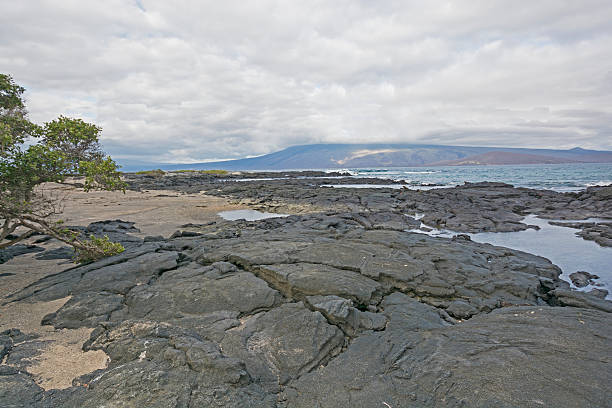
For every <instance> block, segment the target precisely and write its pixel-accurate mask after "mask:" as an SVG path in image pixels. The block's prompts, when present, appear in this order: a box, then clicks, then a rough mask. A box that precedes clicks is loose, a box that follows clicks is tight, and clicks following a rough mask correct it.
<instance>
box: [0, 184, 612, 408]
mask: <svg viewBox="0 0 612 408" xmlns="http://www.w3.org/2000/svg"><path fill="white" fill-rule="evenodd" d="M495 188H496V189H499V191H496V192H493V193H494V194H490V195H488V198H487V200H493V201H491V202H496V203H499V202H500V201H496V200H502V201H503V200H506V199H508V197H507V196H505V194H506V193H505V192H504V191H505V190H506V189H507V187H504V186H501V187H495ZM385 194H387V193H385ZM385 194H382V193H381V195H370V196H368V198H367V202H368V205H371V206H374V207H378V206H380V207H383V204H385ZM396 194H397V195H398V196H400V195H403V194H404V192H397V193H396ZM470 194H471V193H470ZM468 195H469V194H468ZM354 198H355V201H354V203H355V205H357V204H358V203H363V202H365V201H364V200H361V199H360V198H359V197H357V196H355V197H354ZM467 201H469V200H467ZM388 204H389V202H388V201H387V205H388ZM351 205H352V204H351ZM387 212H388V210H387ZM398 214H399V215H398ZM402 217H403V215H401V214H400V213H398V212H397V211H394V212H392V214H387V213H385V212H384V210H382V209H379V210H377V212H376V215H373V214H367V213H364V212H362V211H360V212H355V213H328V214H313V215H304V216H291V217H287V218H283V219H275V220H272V219H271V220H263V221H260V222H246V221H237V222H234V223H229V222H219V223H216V224H207V225H201V226H197V229H198V231H197V233H193V234H177V235H176V236H175V238H172V239H161V240H160V239H156V240H155V241H154V242H147V243H144V244H142V245H139V246H135V247H132V248H128V249H127V250H126V251H125V252H124V253H122V254H120V255H117V256H114V257H110V258H107V259H104V260H101V261H99V262H96V263H93V264H89V265H83V266H78V267H75V268H72V269H69V270H66V271H64V272H61V273H58V274H56V275H53V276H48V277H46V278H44V279H41V280H40V281H38V282H36V283H34V284H32V285H30V286H28V287H27V288H25V289H24V290H22V291H20V292H19V293H16V294H13V295H11V296H10V297H9V299H8V301H12V302H36V301H40V300H53V299H60V298H63V297H66V296H71V299H70V300H69V301H67V302H66V303H65V304H64V305H63V306H62V307H61V308H60V309H59V310H57V311H56V312H55V313H53V314H51V315H48V316H46V317H45V319H44V322H45V323H48V324H52V325H54V326H55V327H57V328H61V327H91V328H93V329H94V330H93V332H92V334H91V338H90V340H89V341H88V342H87V343H86V344H85V345H84V346H83V348H84V350H102V351H104V353H106V354H107V355H108V356H109V357H110V365H109V366H108V368H106V369H104V370H100V371H97V372H94V373H90V374H87V375H85V376H83V377H80V378H78V379H75V382H74V384H75V385H74V386H73V387H70V388H67V389H65V390H52V391H43V390H42V389H41V388H40V387H38V386H36V384H35V382H34V380H33V378H32V377H31V376H29V375H27V373H23V372H20V371H19V370H16V369H15V367H23V368H24V369H26V370H27V364H26V363H27V361H28V359H29V358H32V357H35V352H36V347H35V346H36V339H29V340H28V341H26V340H24V339H25V338H23V339H22V337H20V336H21V334H19V333H16V332H12V331H8V332H6V333H5V332H3V333H2V334H0V353H1V354H4V359H5V361H8V362H11V363H13V364H14V365H15V367H7V366H6V365H2V366H0V396H1V397H2V398H3V399H4V400H0V406H2V404H4V405H8V406H12V405H15V404H16V403H17V402H16V398H14V397H12V395H17V396H18V397H19V398H21V399H22V400H23V401H25V403H26V406H30V407H35V408H42V407H100V406H109V407H110V406H124V407H131V406H134V407H140V406H147V407H149V406H150V407H199V406H224V407H346V406H367V407H370V406H372V407H379V406H380V407H384V406H385V404H387V405H388V406H390V407H393V408H395V407H411V406H413V407H460V406H476V407H492V406H495V407H513V406H534V407H535V406H569V407H578V406H605V405H606V403H607V401H610V400H612V398H611V395H610V391H609V380H610V378H611V377H612V376H611V372H610V347H609V345H610V340H611V337H612V334H611V333H610V330H611V327H612V325H611V324H610V322H611V317H610V316H612V314H611V313H607V312H610V311H612V308H610V306H609V305H610V304H611V302H608V301H606V300H603V299H601V298H599V297H597V296H594V295H591V294H587V293H581V292H575V291H571V290H569V284H568V283H567V282H563V281H561V280H560V279H559V274H560V272H561V271H560V270H559V268H557V267H556V266H554V265H553V264H551V263H550V262H549V261H548V260H546V259H544V258H541V257H537V256H534V255H531V254H527V253H524V252H520V251H514V250H510V249H508V248H502V247H495V246H492V245H487V244H479V243H476V242H471V241H469V240H467V239H464V238H461V237H459V238H456V239H446V238H433V237H429V236H424V235H422V234H415V233H410V232H406V231H402V230H401V228H402V227H403V221H404V219H403V218H402ZM406 218H408V217H406ZM509 219H510V218H509V217H508V220H509ZM508 222H509V221H508ZM107 227H108V225H106V226H105V225H102V226H100V228H101V229H104V228H107ZM123 227H125V229H127V230H129V229H130V228H131V227H130V226H129V225H125V226H123ZM123 227H122V226H121V225H112V228H113V229H123ZM108 228H111V227H108ZM194 228H196V227H194ZM500 228H501V227H500ZM562 306H564V307H562ZM79 384H86V385H87V386H86V387H85V386H82V385H79ZM5 401H8V403H5ZM10 404H12V405H10ZM22 405H23V404H22ZM16 406H19V405H16Z"/></svg>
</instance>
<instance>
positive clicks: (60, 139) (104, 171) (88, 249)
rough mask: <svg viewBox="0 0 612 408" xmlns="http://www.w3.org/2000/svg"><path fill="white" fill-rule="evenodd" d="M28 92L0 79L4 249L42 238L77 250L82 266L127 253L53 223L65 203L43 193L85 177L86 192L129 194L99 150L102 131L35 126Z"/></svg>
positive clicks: (68, 121)
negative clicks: (29, 113)
mask: <svg viewBox="0 0 612 408" xmlns="http://www.w3.org/2000/svg"><path fill="white" fill-rule="evenodd" d="M24 91H25V89H24V88H23V87H21V86H19V85H17V84H15V82H14V81H13V78H12V77H11V76H10V75H5V74H0V249H2V248H6V247H8V246H10V245H14V244H16V243H18V242H20V241H22V240H24V239H26V238H28V237H29V236H31V235H32V234H33V233H34V232H39V233H41V234H45V235H50V236H52V237H54V238H56V239H58V240H60V241H63V242H66V243H68V244H70V245H72V246H73V247H74V248H75V250H76V254H77V260H79V261H89V260H94V259H98V258H101V257H103V256H108V255H113V254H115V253H118V252H121V251H123V247H122V246H121V245H120V244H115V243H112V242H110V241H109V240H108V238H107V237H105V238H96V237H94V236H90V237H83V236H81V235H80V234H79V233H78V232H77V231H74V230H71V229H69V228H66V227H65V226H63V225H62V222H61V221H53V216H55V215H57V214H59V213H60V212H61V199H60V198H59V197H57V196H53V195H52V194H49V193H48V192H46V191H45V190H44V189H43V188H41V186H42V185H43V183H48V182H56V183H64V182H66V179H67V178H68V177H71V176H82V177H84V178H85V185H84V186H85V187H84V188H85V190H86V191H89V190H93V189H101V190H108V191H111V190H124V189H125V185H124V183H123V182H122V181H121V178H120V173H119V171H118V166H117V164H116V163H115V162H114V161H113V160H112V159H111V158H110V156H106V155H105V154H104V152H103V151H102V149H101V147H100V144H99V135H100V132H101V130H102V129H101V128H100V127H98V126H96V125H94V124H91V123H86V122H84V121H83V120H81V119H72V118H67V117H64V116H60V117H59V118H57V119H56V120H53V121H51V122H47V123H45V124H44V125H43V126H39V125H37V124H34V123H32V122H30V121H29V120H28V118H27V111H26V108H25V102H24V99H23V93H24ZM26 142H27V143H26ZM17 231H18V234H17V235H15V233H16V232H17Z"/></svg>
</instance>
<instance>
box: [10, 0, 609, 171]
mask: <svg viewBox="0 0 612 408" xmlns="http://www.w3.org/2000/svg"><path fill="white" fill-rule="evenodd" d="M0 9H1V10H2V12H1V13H0V72H3V73H10V74H12V75H13V77H14V78H15V80H16V81H17V82H18V83H20V84H22V85H23V86H25V87H26V88H27V90H28V91H27V94H26V97H27V103H28V107H29V111H30V116H31V118H32V119H33V120H35V121H37V122H44V121H48V120H51V119H53V118H55V117H57V116H58V115H59V114H64V115H69V116H75V117H82V118H84V119H86V120H90V121H93V122H96V123H98V124H100V125H101V126H102V127H103V128H104V134H103V144H104V147H105V149H106V150H107V151H108V152H109V153H111V154H112V155H113V156H114V157H115V158H117V159H118V160H119V161H120V162H123V163H129V162H135V161H142V162H195V161H211V160H216V159H229V158H238V157H245V156H254V155H260V154H264V153H269V152H272V151H276V150H280V149H282V148H284V147H287V146H291V145H296V144H308V143H357V142H360V143H374V142H403V143H409V142H410V143H412V142H414V143H440V144H455V145H488V146H513V147H558V148H571V147H574V146H582V147H585V148H598V149H609V150H612V24H610V21H612V2H611V1H610V0H602V1H595V0H593V1H590V0H575V1H563V0H552V1H548V0H538V1H512V0H508V1H495V0H466V1H456V2H453V1H427V2H424V1H409V0H404V1H402V0H396V1H384V0H382V1H370V0H363V1H357V0H354V1H347V0H334V1H329V0H327V1H317V0H308V1H303V0H302V1H288V0H286V1H268V0H261V1H233V0H223V1H218V0H215V1H195V0H194V1H187V0H176V1H162V0H159V1H158V0H155V1H153V0H136V1H128V0H125V1H121V0H105V1H85V0H48V1H38V0H24V1H15V0H0Z"/></svg>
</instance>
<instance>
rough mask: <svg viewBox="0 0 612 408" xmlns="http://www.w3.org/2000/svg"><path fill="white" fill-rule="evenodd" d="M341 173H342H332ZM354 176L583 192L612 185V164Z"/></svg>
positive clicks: (403, 170) (360, 172) (393, 170)
mask: <svg viewBox="0 0 612 408" xmlns="http://www.w3.org/2000/svg"><path fill="white" fill-rule="evenodd" d="M328 171H338V170H328ZM345 171H348V172H350V173H351V174H352V175H354V176H358V177H376V178H386V179H390V180H403V181H406V182H407V183H409V184H410V185H411V186H412V187H413V188H414V187H416V188H418V187H420V186H431V185H436V186H444V187H453V186H456V185H460V184H463V183H464V182H466V181H467V182H471V183H475V182H480V181H495V182H503V183H508V184H512V185H514V186H516V187H528V188H535V189H546V190H555V191H560V192H570V191H580V190H583V189H585V188H587V187H589V186H601V185H610V184H612V163H569V164H523V165H496V166H443V167H389V168H369V169H368V168H361V169H345Z"/></svg>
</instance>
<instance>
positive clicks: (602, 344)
mask: <svg viewBox="0 0 612 408" xmlns="http://www.w3.org/2000/svg"><path fill="white" fill-rule="evenodd" d="M389 312H390V313H389V317H390V324H389V326H388V328H387V329H386V330H385V332H381V333H372V334H366V335H363V336H361V337H359V338H358V339H356V340H355V341H354V342H353V343H352V344H351V345H350V346H349V348H348V349H347V350H346V351H345V352H344V353H343V354H342V355H341V356H339V357H338V358H336V359H334V360H333V361H332V362H331V363H330V364H328V365H327V366H326V367H321V368H319V369H317V370H316V371H313V372H311V373H309V374H307V375H304V376H302V377H301V378H300V379H298V380H297V381H295V382H293V383H292V384H291V387H288V388H287V389H286V390H285V393H284V398H285V401H284V402H285V405H284V406H287V407H313V406H317V407H330V408H331V407H345V406H347V405H348V406H373V407H375V406H385V403H386V404H388V405H389V406H392V407H459V406H469V407H492V406H495V407H516V406H526V407H527V406H534V407H535V406H551V407H552V406H563V407H585V406H593V407H603V406H607V405H608V404H609V401H610V400H611V398H612V392H611V391H610V388H609V379H610V378H611V376H612V369H611V368H610V364H609V363H610V362H609V345H610V341H611V340H612V329H611V326H610V324H609V323H610V319H609V316H608V315H607V314H605V313H601V312H597V311H592V310H582V309H576V308H551V307H542V308H540V307H514V308H504V309H499V310H497V311H495V312H493V313H490V314H488V315H482V316H479V317H475V318H472V319H470V320H469V321H468V322H465V323H462V324H457V325H454V326H446V327H443V326H442V322H436V321H435V315H433V314H432V317H431V318H430V319H429V322H423V321H422V322H421V323H417V324H416V325H412V324H410V321H411V320H415V319H416V320H417V321H418V320H419V319H421V320H422V317H421V315H420V314H418V313H411V312H410V308H409V307H406V305H404V306H402V305H395V306H394V307H393V308H391V310H389ZM406 325H408V326H412V327H413V330H416V331H411V332H403V330H404V328H405V327H406ZM435 326H438V327H435ZM402 332H403V333H402ZM586 333H588V334H586ZM585 335H586V336H587V337H588V339H586V340H585V338H584V336H585ZM373 350H376V352H373ZM606 356H607V357H606ZM568 361H574V362H575V363H576V364H573V365H572V366H571V368H570V367H568V365H567V362H568ZM313 390H317V391H316V392H312V391H313Z"/></svg>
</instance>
